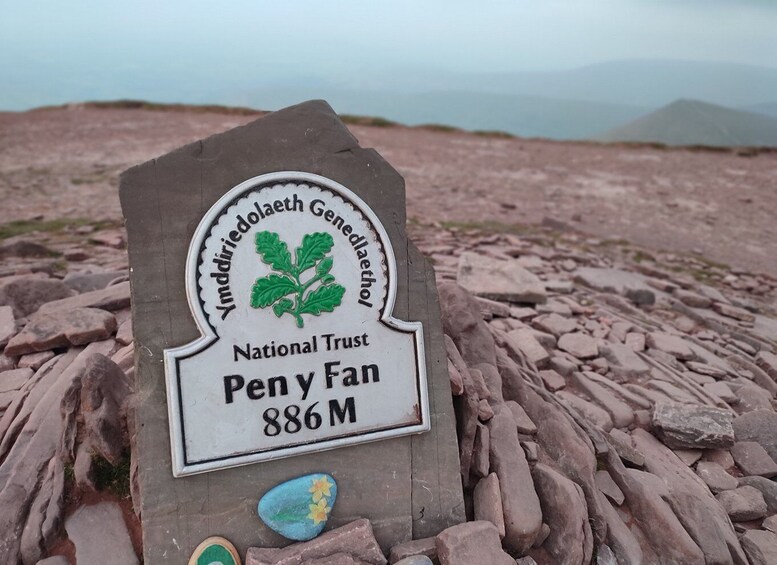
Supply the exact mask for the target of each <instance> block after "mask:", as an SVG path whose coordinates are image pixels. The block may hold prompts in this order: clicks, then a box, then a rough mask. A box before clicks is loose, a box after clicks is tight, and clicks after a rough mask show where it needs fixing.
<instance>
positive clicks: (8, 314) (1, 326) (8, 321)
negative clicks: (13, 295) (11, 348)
mask: <svg viewBox="0 0 777 565" xmlns="http://www.w3.org/2000/svg"><path fill="white" fill-rule="evenodd" d="M14 335H16V319H15V318H14V315H13V308H12V307H10V306H0V347H3V346H4V345H5V344H6V343H8V340H9V339H11V338H12V337H13V336H14Z"/></svg>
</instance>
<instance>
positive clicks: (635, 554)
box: [599, 496, 644, 565]
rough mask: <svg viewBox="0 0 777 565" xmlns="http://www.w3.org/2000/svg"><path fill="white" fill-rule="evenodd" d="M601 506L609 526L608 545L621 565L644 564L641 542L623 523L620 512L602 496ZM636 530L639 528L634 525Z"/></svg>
mask: <svg viewBox="0 0 777 565" xmlns="http://www.w3.org/2000/svg"><path fill="white" fill-rule="evenodd" d="M599 498H600V506H601V508H602V511H603V513H604V517H605V521H606V524H607V543H608V544H610V547H611V548H612V550H613V552H614V553H615V556H616V558H617V559H618V563H619V565H639V564H641V563H643V559H644V556H643V552H642V547H641V546H640V544H639V541H638V540H637V538H636V537H635V536H634V534H633V533H632V532H631V530H630V529H629V528H628V527H627V526H626V524H624V523H623V520H621V518H620V517H619V516H618V512H617V511H616V510H615V508H613V507H612V505H611V504H610V503H609V501H607V500H606V499H605V498H604V497H603V496H600V497H599ZM633 528H634V529H635V530H639V526H637V525H634V526H633Z"/></svg>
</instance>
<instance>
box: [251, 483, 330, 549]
mask: <svg viewBox="0 0 777 565" xmlns="http://www.w3.org/2000/svg"><path fill="white" fill-rule="evenodd" d="M336 498H337V483H335V480H334V479H333V478H332V477H331V476H330V475H327V474H324V473H314V474H312V475H305V476H303V477H297V478H296V479H292V480H290V481H286V482H285V483H281V484H279V485H277V486H275V487H273V488H271V489H270V490H268V491H267V492H266V493H265V495H264V496H263V497H262V498H261V500H259V506H258V511H259V517H260V518H261V519H262V521H263V522H264V523H265V524H267V526H268V527H269V528H271V529H273V530H274V531H276V532H278V533H279V534H281V535H282V536H283V537H285V538H288V539H291V540H295V541H306V540H310V539H313V538H314V537H316V536H317V535H318V534H320V533H321V532H322V531H323V530H324V526H326V521H327V520H328V519H329V514H330V512H331V511H332V507H333V506H334V505H335V499H336Z"/></svg>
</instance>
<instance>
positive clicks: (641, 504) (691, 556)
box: [607, 452, 733, 565]
mask: <svg viewBox="0 0 777 565" xmlns="http://www.w3.org/2000/svg"><path fill="white" fill-rule="evenodd" d="M607 463H608V471H609V472H610V475H611V476H612V478H613V480H614V481H615V483H616V484H617V485H618V487H619V488H620V489H621V491H622V492H623V494H624V495H625V497H626V502H627V503H628V505H629V508H630V510H631V513H632V515H633V517H634V521H635V522H636V524H637V525H638V526H639V528H640V529H641V530H642V531H643V532H644V533H645V542H646V544H648V546H649V547H650V548H651V549H652V550H653V551H654V552H655V553H656V555H660V556H661V558H662V559H663V560H665V562H666V563H688V564H694V565H704V564H705V563H706V561H705V559H704V553H703V552H702V550H701V549H700V548H699V546H698V545H696V543H695V542H694V540H693V539H692V538H691V536H690V535H689V534H688V532H686V531H685V528H684V527H683V524H681V523H680V521H679V520H678V517H677V516H675V513H674V512H673V511H672V508H671V507H670V506H669V504H668V503H667V502H666V501H665V500H664V499H663V498H662V496H661V494H660V491H657V490H656V489H655V488H654V487H653V485H651V484H648V483H647V482H646V481H643V480H641V478H640V477H639V476H638V475H636V474H635V473H636V472H635V471H633V470H628V469H626V468H625V467H624V466H623V463H622V462H621V461H620V459H619V458H618V457H617V455H615V453H613V452H611V453H610V454H609V455H608V457H607ZM664 490H666V487H664ZM713 502H714V501H713ZM608 515H609V516H610V518H609V519H608V523H611V522H614V516H612V513H609V512H608ZM618 532H620V533H621V534H622V535H623V531H622V530H616V533H618ZM732 534H733V531H732ZM625 540H626V541H627V542H628V541H629V540H628V537H625ZM613 547H616V548H617V545H615V544H613Z"/></svg>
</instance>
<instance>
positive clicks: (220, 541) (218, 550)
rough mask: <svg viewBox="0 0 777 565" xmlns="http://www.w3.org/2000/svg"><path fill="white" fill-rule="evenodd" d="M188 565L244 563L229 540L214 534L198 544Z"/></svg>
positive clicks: (240, 564) (238, 564) (239, 564)
mask: <svg viewBox="0 0 777 565" xmlns="http://www.w3.org/2000/svg"><path fill="white" fill-rule="evenodd" d="M188 565H242V561H241V560H240V554H238V552H237V549H235V546H234V545H232V543H231V542H230V541H229V540H227V539H225V538H222V537H219V536H213V537H209V538H208V539H206V540H205V541H203V542H202V543H201V544H200V545H198V546H197V548H196V549H195V550H194V552H193V553H192V556H191V558H190V559H189V564H188Z"/></svg>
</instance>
